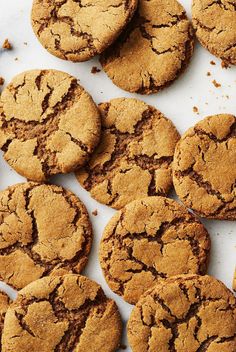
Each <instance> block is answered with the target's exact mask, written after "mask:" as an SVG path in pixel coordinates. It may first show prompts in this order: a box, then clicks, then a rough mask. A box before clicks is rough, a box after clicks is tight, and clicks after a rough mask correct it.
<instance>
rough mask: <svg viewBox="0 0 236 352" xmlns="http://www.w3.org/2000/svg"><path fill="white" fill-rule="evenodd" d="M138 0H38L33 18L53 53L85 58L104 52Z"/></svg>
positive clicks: (37, 31)
mask: <svg viewBox="0 0 236 352" xmlns="http://www.w3.org/2000/svg"><path fill="white" fill-rule="evenodd" d="M137 1H138V0H96V1H94V0H79V1H74V0H60V1H58V0H34V2H33V8H32V14H31V22H32V27H33V30H34V33H35V34H36V36H37V37H38V39H39V41H40V43H41V44H42V45H43V46H44V47H45V48H46V49H47V50H48V51H49V52H50V53H51V54H53V55H55V56H57V57H59V58H61V59H64V60H71V61H85V60H89V59H91V58H92V57H93V56H95V55H97V54H100V53H101V52H103V51H104V50H105V49H106V48H107V47H108V46H109V45H110V44H112V43H113V42H114V40H115V39H116V38H117V37H118V35H119V34H120V32H121V31H122V30H123V28H124V27H125V26H126V25H127V23H128V22H129V21H130V19H131V18H132V16H133V13H134V11H135V9H136V6H137Z"/></svg>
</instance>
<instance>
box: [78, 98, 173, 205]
mask: <svg viewBox="0 0 236 352" xmlns="http://www.w3.org/2000/svg"><path fill="white" fill-rule="evenodd" d="M99 108H100V111H101V116H102V137H101V143H100V145H99V146H98V148H97V149H96V150H95V152H94V154H93V155H92V158H91V159H90V160H89V162H88V163H87V164H86V165H85V167H84V168H82V169H81V170H79V171H78V172H77V173H76V175H77V179H78V181H79V182H80V183H81V185H82V186H83V187H84V188H85V189H86V190H88V191H89V192H90V193H91V195H92V197H94V198H95V199H96V200H98V201H99V202H101V203H103V204H107V205H110V206H111V207H113V208H116V209H120V208H122V207H123V206H124V205H125V204H127V203H129V202H131V201H132V200H135V199H138V198H142V197H145V196H147V195H149V196H153V195H166V194H167V193H168V191H169V190H170V188H171V186H172V175H171V163H172V160H173V154H174V149H175V145H176V143H177V141H178V140H179V134H178V132H177V130H176V128H175V127H174V126H173V124H172V122H171V121H170V120H168V119H167V118H165V116H164V115H163V114H162V113H161V112H160V111H158V110H156V109H155V108H153V107H151V106H149V105H147V104H145V103H144V102H142V101H140V100H137V99H125V98H120V99H113V100H111V101H110V102H108V103H103V104H100V106H99Z"/></svg>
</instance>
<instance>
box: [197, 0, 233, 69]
mask: <svg viewBox="0 0 236 352" xmlns="http://www.w3.org/2000/svg"><path fill="white" fill-rule="evenodd" d="M192 17H193V26H194V29H195V31H196V36H197V38H198V39H199V41H200V43H201V44H202V45H203V46H204V47H205V48H206V49H207V50H209V51H210V52H211V53H212V54H213V55H215V56H217V57H219V58H221V59H222V60H223V62H224V63H225V64H226V65H227V64H232V65H236V2H235V0H224V1H217V0H214V1H212V0H193V4H192Z"/></svg>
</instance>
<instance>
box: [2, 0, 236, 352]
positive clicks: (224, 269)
mask: <svg viewBox="0 0 236 352" xmlns="http://www.w3.org/2000/svg"><path fill="white" fill-rule="evenodd" d="M31 3H32V1H31V0H23V1H19V0H0V46H1V45H2V43H3V41H4V39H5V38H9V41H10V42H11V43H12V44H13V47H14V49H13V50H12V51H3V50H2V49H0V76H3V77H4V78H5V79H6V83H8V82H9V81H10V80H11V78H12V77H13V76H14V75H16V74H18V73H20V72H22V71H24V70H28V69H33V68H54V69H59V70H63V71H66V72H68V73H71V74H72V75H74V76H76V77H77V78H78V79H79V80H80V82H81V84H82V85H83V86H84V87H85V89H86V90H88V92H90V93H91V95H92V96H93V98H94V100H95V101H96V102H97V103H99V102H104V101H108V100H109V99H111V98H115V97H124V96H126V97H130V96H135V95H131V94H128V93H126V92H124V91H122V90H120V89H119V88H117V87H116V86H115V85H113V83H112V82H111V81H110V80H109V78H108V77H107V76H106V75H105V74H104V73H103V72H100V73H98V74H96V75H93V74H91V72H90V71H91V68H92V66H94V65H96V66H98V67H100V65H99V63H98V60H97V58H96V59H94V60H92V61H90V62H86V63H76V64H75V63H71V62H68V61H63V60H60V59H57V58H56V57H53V56H52V55H50V54H49V53H48V52H47V51H46V50H45V49H44V48H42V47H41V45H40V44H39V42H38V40H37V39H36V38H35V36H34V34H33V32H32V29H31V25H30V10H31ZM181 3H182V4H183V5H184V6H185V8H186V10H187V12H188V14H189V16H190V7H191V1H190V0H182V1H181ZM24 42H27V45H25V44H24ZM211 60H214V61H215V62H216V65H215V66H212V65H211V64H210V61H211ZM208 71H209V72H211V76H207V72H208ZM214 79H215V80H216V81H217V82H219V83H220V84H221V88H216V87H215V86H214V85H213V83H212V81H213V80H214ZM227 96H228V97H227ZM136 97H138V98H140V99H142V100H144V101H145V102H147V103H149V104H151V105H153V106H155V107H157V108H158V109H160V110H161V111H162V112H163V113H164V114H165V115H166V116H167V117H169V118H170V119H171V120H172V121H173V122H174V123H175V125H176V126H177V128H178V130H179V132H180V133H181V134H182V133H183V132H184V131H185V130H186V129H187V128H188V127H190V126H192V125H194V124H195V123H196V122H198V121H199V120H200V119H202V118H204V117H205V116H207V115H212V114H216V113H224V112H227V113H232V114H236V67H234V68H229V69H227V70H225V69H224V70H223V69H222V68H221V63H220V60H218V59H216V58H214V57H213V56H212V55H210V54H209V53H208V52H207V51H206V50H205V49H203V48H201V47H200V45H199V44H198V43H197V45H196V49H195V53H194V56H193V59H192V61H191V64H190V65H189V68H188V69H187V71H186V72H185V73H184V74H183V75H182V76H181V77H180V78H179V79H178V80H177V81H176V82H175V83H174V84H173V85H172V86H171V87H169V88H167V89H165V90H163V91H162V92H161V93H158V94H155V95H152V96H141V95H140V96H137V95H136ZM193 106H197V107H198V108H199V113H200V114H199V115H197V114H196V113H194V112H193ZM29 108H30V107H29ZM222 162H223V160H222ZM235 167H236V165H235ZM216 172H217V170H216ZM20 181H24V179H23V178H22V177H20V176H19V175H17V174H16V173H15V172H14V171H13V170H11V169H10V168H9V166H8V165H7V164H6V163H5V161H4V160H3V158H2V156H0V189H1V190H2V189H5V188H6V187H7V186H9V185H12V184H14V183H17V182H20ZM52 182H55V183H57V184H60V185H62V186H64V187H67V188H69V189H70V190H72V191H73V192H74V193H76V194H77V195H78V196H79V197H80V198H81V200H82V201H83V202H84V203H85V205H86V206H87V208H88V210H89V213H90V215H91V220H92V222H93V226H94V243H93V250H92V253H91V255H90V259H89V263H88V265H87V268H86V270H85V271H84V274H85V275H87V276H88V277H90V278H91V279H94V280H96V281H97V282H99V283H100V284H101V285H102V287H103V289H104V290H105V292H106V294H107V295H108V296H109V297H112V298H113V299H115V300H116V302H117V304H118V306H119V308H120V311H121V314H122V318H123V320H124V322H126V321H127V319H128V317H129V314H130V311H131V309H132V307H131V306H130V305H129V304H127V303H125V302H124V301H123V300H122V299H121V298H120V297H119V296H117V295H115V294H113V293H112V292H111V290H110V289H109V288H108V286H107V285H106V283H105V280H104V278H103V276H102V273H101V269H100V266H99V262H98V246H99V240H100V237H101V235H102V231H103V228H104V226H105V225H106V223H107V222H108V221H109V219H110V217H111V216H112V215H113V213H114V210H112V209H109V208H108V207H106V206H103V205H100V204H98V203H97V202H96V201H95V200H93V199H91V197H90V196H89V194H88V193H87V192H86V191H85V190H83V189H82V188H81V187H80V186H79V184H78V182H77V181H76V179H75V177H74V175H73V174H70V175H64V176H58V177H55V178H53V180H52ZM95 209H97V210H98V216H97V217H94V216H93V215H92V214H91V212H92V211H93V210H95ZM203 222H204V224H205V226H206V227H207V229H208V231H209V233H210V235H211V239H212V251H211V260H210V267H209V271H208V272H209V274H211V275H214V276H216V277H217V278H218V279H220V280H222V281H223V282H224V283H225V284H226V285H227V286H228V287H229V288H231V284H232V277H233V272H234V266H235V264H236V223H235V222H226V221H209V220H204V221H203ZM0 286H1V287H5V288H6V286H4V284H1V283H0ZM7 291H8V292H9V293H10V294H11V295H12V297H14V291H12V290H10V289H9V288H7ZM125 335H126V334H125V331H124V339H123V343H124V344H126V345H127V340H126V337H125ZM126 351H127V352H128V351H130V349H129V348H127V350H126Z"/></svg>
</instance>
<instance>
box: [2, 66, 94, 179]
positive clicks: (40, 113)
mask: <svg viewBox="0 0 236 352" xmlns="http://www.w3.org/2000/svg"><path fill="white" fill-rule="evenodd" d="M99 137H100V116H99V112H98V109H97V107H96V105H95V103H94V102H93V100H92V98H91V97H90V95H89V94H88V93H86V92H85V90H84V89H83V88H82V87H81V86H80V85H79V84H78V82H77V79H76V78H74V77H72V76H70V75H68V74H67V73H65V72H60V71H56V70H32V71H27V72H24V73H21V74H19V75H18V76H16V77H15V78H14V79H13V80H12V82H11V83H10V84H9V85H8V86H7V87H6V88H5V89H4V90H3V92H2V95H1V101H0V148H1V149H2V150H3V151H4V157H5V159H6V161H7V162H8V163H9V164H10V166H12V167H13V169H15V170H16V171H17V172H18V173H19V174H21V175H22V176H25V177H26V178H28V179H30V180H33V181H44V180H45V179H47V178H48V177H49V176H51V175H54V174H58V173H67V172H71V171H73V170H74V169H75V168H76V167H79V166H81V165H83V164H84V163H85V162H86V161H87V159H88V157H89V156H90V154H91V153H92V151H93V149H94V147H95V146H96V145H97V143H98V141H99Z"/></svg>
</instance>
